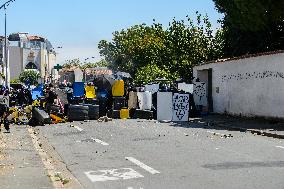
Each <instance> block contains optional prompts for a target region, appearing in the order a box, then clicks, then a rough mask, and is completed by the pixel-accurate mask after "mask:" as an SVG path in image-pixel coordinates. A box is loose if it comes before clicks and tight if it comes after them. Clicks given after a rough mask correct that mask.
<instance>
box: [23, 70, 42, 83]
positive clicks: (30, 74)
mask: <svg viewBox="0 0 284 189" xmlns="http://www.w3.org/2000/svg"><path fill="white" fill-rule="evenodd" d="M39 78H40V74H39V73H38V72H36V71H34V70H27V71H24V72H22V73H21V74H20V76H19V80H20V81H21V82H22V83H26V82H29V84H31V85H36V84H37V83H38V79H39Z"/></svg>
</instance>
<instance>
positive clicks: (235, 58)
mask: <svg viewBox="0 0 284 189" xmlns="http://www.w3.org/2000/svg"><path fill="white" fill-rule="evenodd" d="M281 53H284V50H277V51H269V52H262V53H255V54H247V55H243V56H238V57H232V58H224V59H218V60H213V61H209V62H205V63H201V64H199V65H197V66H201V65H205V64H211V63H223V62H227V61H232V60H241V59H246V58H252V57H259V56H268V55H274V54H281Z"/></svg>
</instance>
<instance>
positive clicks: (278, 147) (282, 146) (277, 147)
mask: <svg viewBox="0 0 284 189" xmlns="http://www.w3.org/2000/svg"><path fill="white" fill-rule="evenodd" d="M276 148H282V149H284V147H283V146H276Z"/></svg>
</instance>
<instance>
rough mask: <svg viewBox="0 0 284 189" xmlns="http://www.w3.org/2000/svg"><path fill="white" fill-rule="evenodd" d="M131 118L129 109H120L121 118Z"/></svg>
mask: <svg viewBox="0 0 284 189" xmlns="http://www.w3.org/2000/svg"><path fill="white" fill-rule="evenodd" d="M128 118H129V109H127V108H122V109H121V110H120V119H128Z"/></svg>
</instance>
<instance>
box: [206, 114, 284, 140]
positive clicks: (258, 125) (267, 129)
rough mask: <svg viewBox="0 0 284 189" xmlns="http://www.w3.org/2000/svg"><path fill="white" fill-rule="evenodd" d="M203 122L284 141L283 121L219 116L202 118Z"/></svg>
mask: <svg viewBox="0 0 284 189" xmlns="http://www.w3.org/2000/svg"><path fill="white" fill-rule="evenodd" d="M202 120H203V121H205V122H206V123H207V124H208V125H210V126H214V127H220V128H225V129H228V130H238V131H242V132H251V133H253V134H257V135H262V136H267V137H273V138H279V139H284V122H283V121H276V120H275V121H272V120H265V119H261V118H240V117H233V116H227V115H218V114H215V115H214V114H213V115H209V116H204V117H202Z"/></svg>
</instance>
